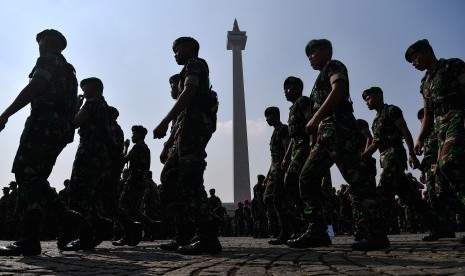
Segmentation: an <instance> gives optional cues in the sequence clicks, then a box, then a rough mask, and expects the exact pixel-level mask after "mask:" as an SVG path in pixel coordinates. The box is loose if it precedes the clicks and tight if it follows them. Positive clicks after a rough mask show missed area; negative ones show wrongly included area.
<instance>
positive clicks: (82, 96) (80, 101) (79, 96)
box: [77, 95, 84, 109]
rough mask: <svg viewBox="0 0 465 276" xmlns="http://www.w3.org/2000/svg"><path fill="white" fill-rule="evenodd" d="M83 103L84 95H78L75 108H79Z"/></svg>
mask: <svg viewBox="0 0 465 276" xmlns="http://www.w3.org/2000/svg"><path fill="white" fill-rule="evenodd" d="M83 103H84V95H78V102H77V108H78V109H79V108H81V106H82V104H83Z"/></svg>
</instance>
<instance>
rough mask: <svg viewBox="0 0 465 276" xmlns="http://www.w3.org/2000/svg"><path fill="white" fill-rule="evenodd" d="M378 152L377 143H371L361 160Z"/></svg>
mask: <svg viewBox="0 0 465 276" xmlns="http://www.w3.org/2000/svg"><path fill="white" fill-rule="evenodd" d="M377 150H378V143H377V142H375V141H373V142H372V143H371V144H370V145H369V146H368V147H367V148H366V149H365V151H364V152H363V153H362V159H365V158H368V157H370V156H372V155H373V153H375V151H377Z"/></svg>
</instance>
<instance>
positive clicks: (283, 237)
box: [268, 226, 290, 245]
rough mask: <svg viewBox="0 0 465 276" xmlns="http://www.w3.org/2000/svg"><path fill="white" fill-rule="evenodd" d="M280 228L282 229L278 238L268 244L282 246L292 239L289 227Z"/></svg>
mask: <svg viewBox="0 0 465 276" xmlns="http://www.w3.org/2000/svg"><path fill="white" fill-rule="evenodd" d="M280 228H281V232H280V233H279V235H278V237H277V238H276V239H272V240H269V241H268V244H271V245H282V244H285V243H286V242H287V241H288V240H289V238H290V234H289V227H287V226H282V227H280Z"/></svg>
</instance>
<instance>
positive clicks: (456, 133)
mask: <svg viewBox="0 0 465 276" xmlns="http://www.w3.org/2000/svg"><path fill="white" fill-rule="evenodd" d="M464 74H465V63H464V62H463V61H462V60H460V59H456V58H454V59H439V60H438V62H437V65H436V69H435V71H434V72H426V74H425V76H424V77H423V79H422V81H421V93H422V94H423V98H424V106H425V108H428V110H431V111H434V117H435V131H436V132H437V137H438V148H439V157H438V160H437V165H436V166H437V168H436V169H437V180H438V187H439V189H440V191H439V196H440V197H441V198H443V199H444V200H445V201H446V202H447V205H449V206H451V208H453V209H454V210H455V212H457V213H460V214H465V167H464V166H463V163H464V162H465V128H464V117H465V90H464V80H463V77H464ZM459 78H462V80H459Z"/></svg>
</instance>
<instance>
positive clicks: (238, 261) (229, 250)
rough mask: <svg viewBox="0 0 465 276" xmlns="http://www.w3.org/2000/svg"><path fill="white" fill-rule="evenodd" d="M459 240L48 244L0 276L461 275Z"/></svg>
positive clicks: (464, 258) (6, 261) (463, 253)
mask: <svg viewBox="0 0 465 276" xmlns="http://www.w3.org/2000/svg"><path fill="white" fill-rule="evenodd" d="M464 234H465V233H458V235H457V238H454V239H443V240H440V241H437V242H430V243H425V242H421V241H420V240H421V237H422V236H423V234H402V235H392V236H390V240H391V248H390V249H389V250H385V251H374V252H355V251H351V250H350V243H351V242H352V238H351V237H335V238H332V241H333V246H331V247H319V248H313V249H305V250H304V249H290V248H287V247H286V246H270V245H268V244H267V240H266V239H253V238H242V237H240V238H221V242H222V244H223V253H222V254H219V255H215V256H208V255H207V256H182V255H179V254H176V253H171V252H164V251H161V250H160V249H158V248H157V245H158V244H159V243H160V242H161V241H155V242H153V243H152V242H142V243H141V244H140V245H139V246H137V247H123V248H115V247H112V246H111V244H110V242H104V243H103V244H102V245H101V246H99V247H98V248H97V249H96V250H95V251H94V252H91V253H88V252H77V253H76V252H63V253H60V252H59V251H58V250H57V249H56V246H55V242H52V241H50V242H43V243H42V255H41V256H35V257H0V275H38V274H40V275H97V274H98V275H225V276H226V275H228V276H229V275H247V276H249V275H255V276H259V275H260V276H261V275H357V276H362V275H465V245H461V244H460V243H459V239H460V237H461V236H463V235H464ZM5 244H7V242H5V241H2V242H1V245H5Z"/></svg>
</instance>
